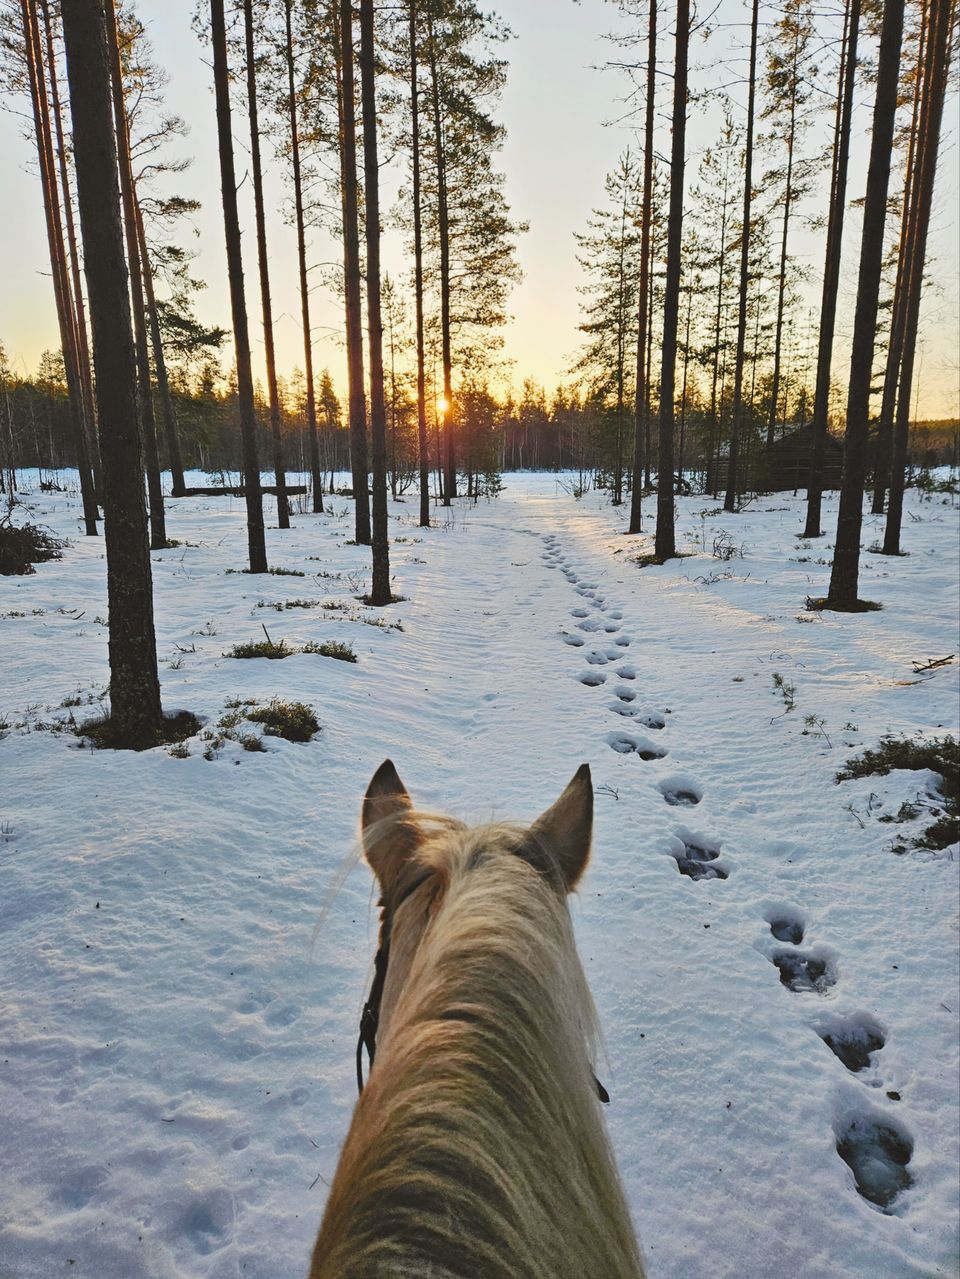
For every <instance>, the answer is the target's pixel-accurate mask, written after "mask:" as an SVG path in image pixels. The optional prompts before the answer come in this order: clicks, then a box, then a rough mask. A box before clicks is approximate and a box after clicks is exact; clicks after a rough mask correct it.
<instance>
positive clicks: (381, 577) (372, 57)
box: [360, 0, 393, 606]
mask: <svg viewBox="0 0 960 1279" xmlns="http://www.w3.org/2000/svg"><path fill="white" fill-rule="evenodd" d="M376 74H377V67H376V50H375V47H374V30H373V0H360V98H361V104H362V115H363V178H364V188H363V189H364V197H365V213H366V217H365V219H364V225H365V230H366V240H367V340H368V349H369V352H370V462H371V469H372V472H373V512H372V513H373V521H372V524H373V527H372V533H373V581H372V585H371V589H370V603H371V604H373V605H376V606H382V605H384V604H389V603H390V601H391V599H392V598H393V597H392V596H391V594H390V538H389V534H388V532H387V414H386V407H385V405H384V396H383V319H382V316H381V310H380V171H379V162H378V160H377V92H376Z"/></svg>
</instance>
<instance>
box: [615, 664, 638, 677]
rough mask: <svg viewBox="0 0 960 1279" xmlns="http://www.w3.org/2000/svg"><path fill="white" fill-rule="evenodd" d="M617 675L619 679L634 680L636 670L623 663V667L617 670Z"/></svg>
mask: <svg viewBox="0 0 960 1279" xmlns="http://www.w3.org/2000/svg"><path fill="white" fill-rule="evenodd" d="M617 674H618V675H619V676H620V678H621V679H636V678H637V668H636V667H635V666H631V665H630V664H629V663H625V664H624V665H623V666H621V667H619V668H618V670H617Z"/></svg>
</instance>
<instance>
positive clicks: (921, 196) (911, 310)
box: [883, 0, 956, 555]
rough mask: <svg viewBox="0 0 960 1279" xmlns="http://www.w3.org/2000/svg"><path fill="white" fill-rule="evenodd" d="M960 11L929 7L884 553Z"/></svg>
mask: <svg viewBox="0 0 960 1279" xmlns="http://www.w3.org/2000/svg"><path fill="white" fill-rule="evenodd" d="M955 15H956V0H953V2H951V0H931V3H930V5H929V7H928V19H927V20H928V22H929V25H930V31H929V36H928V43H929V53H928V56H927V59H926V77H925V84H924V94H923V109H922V111H921V114H920V129H919V137H918V141H917V148H916V150H917V152H918V161H919V163H918V164H917V176H916V178H915V180H914V183H913V186H914V193H915V198H914V201H913V203H914V208H915V215H914V217H913V218H912V220H911V226H910V229H909V233H908V240H909V243H910V245H911V252H910V257H909V263H908V271H909V274H908V280H907V292H906V307H905V312H906V314H905V323H904V336H903V360H902V365H901V368H900V386H899V391H898V396H897V416H896V423H895V428H894V436H893V462H892V466H891V470H890V504H889V509H888V511H887V524H886V529H885V530H884V539H883V553H884V555H899V554H900V526H901V522H902V520H903V488H904V469H905V465H906V457H907V439H908V436H909V431H910V395H911V392H912V389H913V362H914V355H915V353H916V347H917V329H918V326H919V323H920V300H921V294H922V291H923V272H924V267H925V265H926V255H927V233H928V230H929V227H930V211H931V209H932V207H933V192H934V186H935V184H936V176H937V158H938V153H939V149H940V127H941V124H942V121H943V104H944V99H945V98H946V95H947V84H948V72H949V69H950V52H951V34H952V32H953V28H954V23H955Z"/></svg>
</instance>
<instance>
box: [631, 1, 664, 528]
mask: <svg viewBox="0 0 960 1279" xmlns="http://www.w3.org/2000/svg"><path fill="white" fill-rule="evenodd" d="M649 4H650V13H649V17H648V22H647V83H646V113H645V117H644V140H643V195H642V198H641V205H640V282H639V287H638V289H637V357H636V374H635V386H634V438H633V489H632V492H631V495H630V524H629V526H628V532H630V533H639V532H640V530H641V529H642V527H643V506H642V503H643V481H644V474H643V472H644V468H645V467H647V468H648V467H649V459H648V457H647V448H646V444H647V438H648V436H649V433H650V385H649V380H648V378H647V371H646V354H647V337H648V326H649V314H650V307H649V301H650V222H651V218H652V215H653V208H652V205H653V126H654V113H655V110H656V98H657V85H656V80H657V0H649Z"/></svg>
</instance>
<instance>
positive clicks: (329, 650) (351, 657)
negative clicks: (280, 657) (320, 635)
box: [300, 640, 357, 662]
mask: <svg viewBox="0 0 960 1279" xmlns="http://www.w3.org/2000/svg"><path fill="white" fill-rule="evenodd" d="M300 651H301V652H303V653H318V654H319V655H320V657H335V658H336V659H337V660H338V661H340V662H355V661H356V660H357V655H356V653H355V652H354V651H353V645H352V644H341V643H340V641H339V640H324V641H323V643H322V644H317V643H315V642H314V641H313V640H311V641H310V643H309V644H304V646H303V648H302V649H301V650H300Z"/></svg>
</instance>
